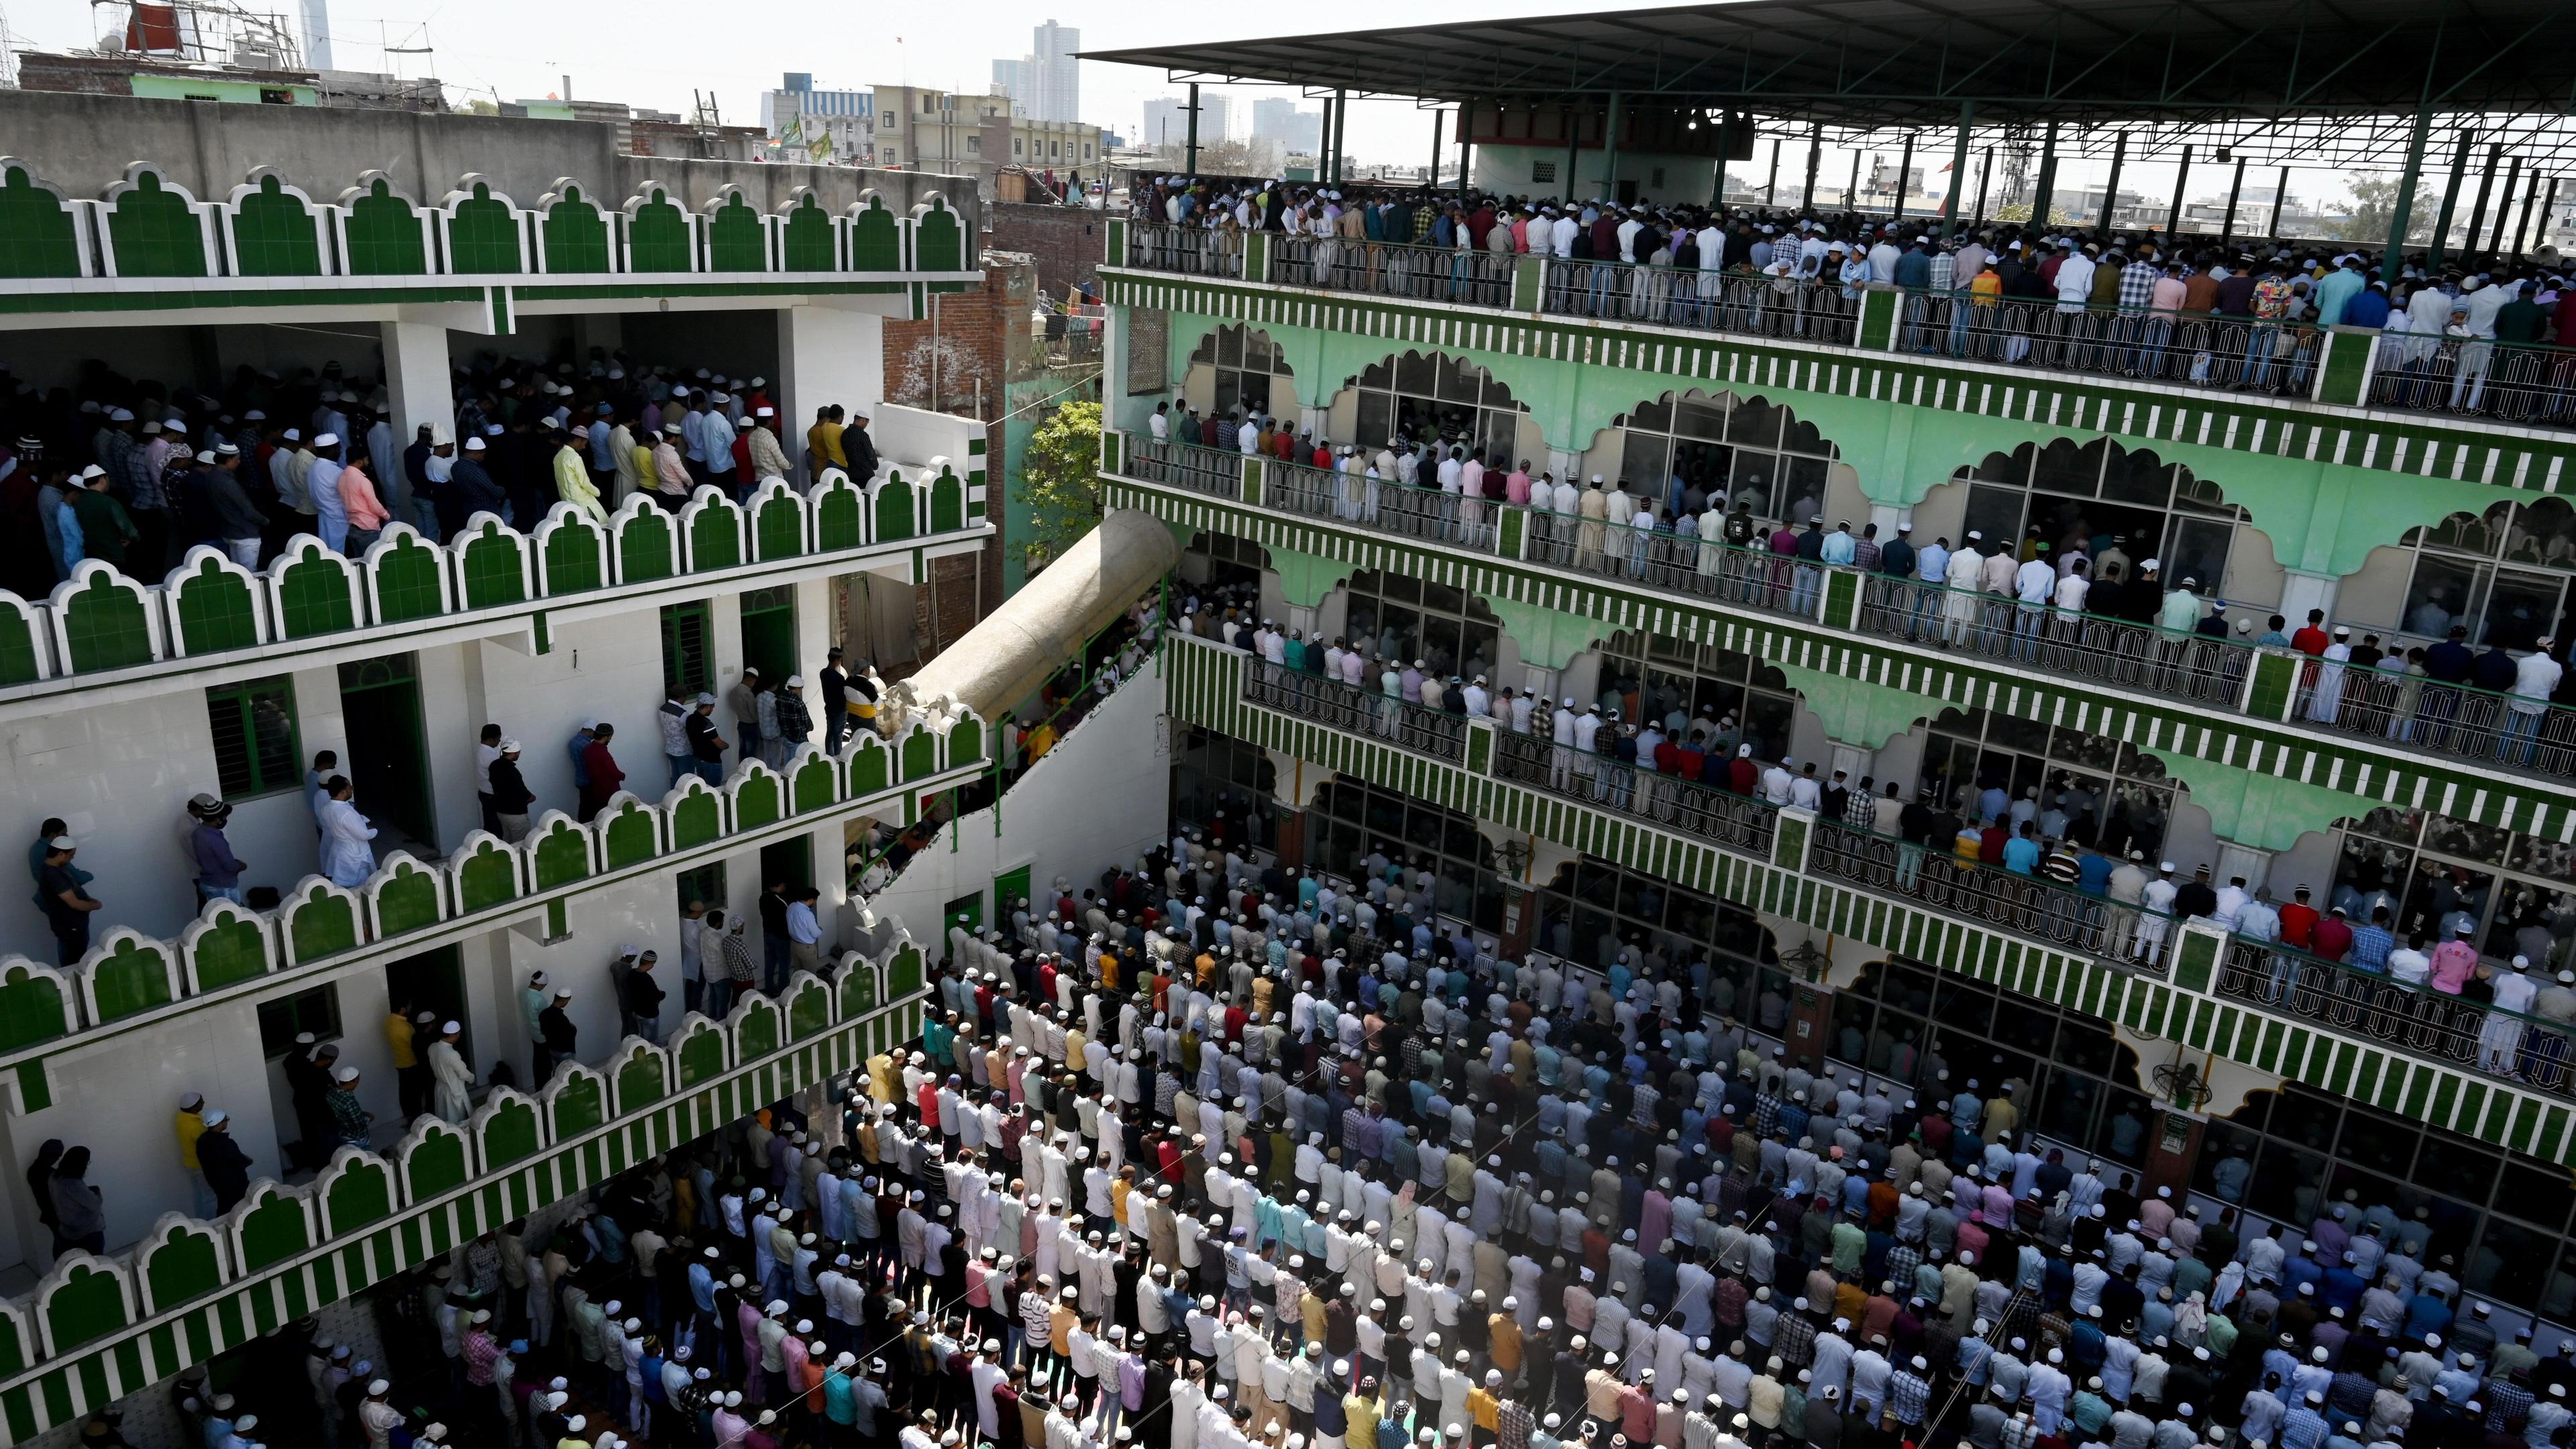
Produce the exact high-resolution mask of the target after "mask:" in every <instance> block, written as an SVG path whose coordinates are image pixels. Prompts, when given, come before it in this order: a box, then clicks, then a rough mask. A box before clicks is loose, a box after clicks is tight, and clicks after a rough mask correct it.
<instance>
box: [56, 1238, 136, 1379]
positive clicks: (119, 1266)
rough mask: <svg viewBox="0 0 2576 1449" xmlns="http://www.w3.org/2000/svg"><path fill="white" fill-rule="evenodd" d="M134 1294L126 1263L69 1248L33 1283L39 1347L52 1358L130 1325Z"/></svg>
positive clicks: (134, 1314) (132, 1279) (131, 1274)
mask: <svg viewBox="0 0 2576 1449" xmlns="http://www.w3.org/2000/svg"><path fill="white" fill-rule="evenodd" d="M135 1298H136V1293H135V1288H134V1274H133V1271H132V1270H131V1269H130V1268H128V1267H127V1265H126V1264H124V1263H122V1262H120V1261H118V1260H116V1259H114V1258H102V1257H97V1256H94V1255H92V1254H89V1253H86V1252H83V1251H81V1250H80V1249H78V1248H74V1249H72V1250H71V1251H70V1252H68V1253H65V1254H63V1255H62V1256H61V1257H58V1258H56V1259H54V1266H53V1268H52V1269H51V1270H50V1271H48V1272H47V1273H46V1274H45V1277H44V1281H43V1282H41V1283H38V1284H37V1285H36V1294H35V1300H34V1301H35V1309H36V1333H37V1339H38V1347H39V1348H40V1350H41V1351H42V1352H43V1354H44V1355H45V1357H47V1358H56V1357H59V1356H61V1355H63V1354H65V1353H68V1352H70V1351H71V1350H73V1349H76V1348H78V1347H80V1346H81V1345H82V1344H85V1343H94V1342H96V1341H98V1340H99V1339H102V1338H106V1337H108V1336H109V1335H111V1334H114V1333H116V1332H117V1331H118V1330H120V1329H123V1328H126V1327H128V1326H130V1325H131V1324H133V1323H134V1321H135V1319H136V1317H137V1313H138V1309H139V1305H138V1304H137V1303H136V1302H135Z"/></svg>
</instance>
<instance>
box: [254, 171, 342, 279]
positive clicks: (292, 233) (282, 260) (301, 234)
mask: <svg viewBox="0 0 2576 1449" xmlns="http://www.w3.org/2000/svg"><path fill="white" fill-rule="evenodd" d="M233 270H234V271H236V272H238V273H240V274H241V275H242V276H245V277H318V276H321V275H322V242H321V237H320V234H319V233H317V232H316V231H315V230H314V227H313V212H312V210H311V209H310V208H309V207H307V206H306V205H305V204H304V202H303V200H302V198H300V197H297V196H294V195H291V194H290V193H288V191H287V190H286V187H285V185H284V183H282V182H280V181H279V180H278V179H277V178H276V177H275V176H273V175H270V176H262V177H261V178H259V189H258V190H257V191H253V192H249V193H247V194H245V195H244V196H243V197H242V199H241V202H240V204H239V205H237V206H236V207H234V208H233Z"/></svg>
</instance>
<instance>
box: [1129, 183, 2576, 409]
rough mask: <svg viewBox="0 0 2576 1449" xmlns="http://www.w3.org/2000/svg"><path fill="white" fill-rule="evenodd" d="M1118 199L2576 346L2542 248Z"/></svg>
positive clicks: (2120, 304) (1207, 221) (1388, 238)
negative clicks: (2414, 248) (2378, 248)
mask: <svg viewBox="0 0 2576 1449" xmlns="http://www.w3.org/2000/svg"><path fill="white" fill-rule="evenodd" d="M1129 209H1130V214H1131V215H1133V216H1135V217H1136V218H1138V219H1141V220H1146V221H1155V222H1162V223H1167V224H1170V225H1174V226H1179V227H1184V228H1191V229H1196V230H1210V231H1216V232H1221V233H1241V232H1249V231H1265V232H1273V233H1282V234H1286V235H1291V236H1309V237H1314V238H1317V239H1318V241H1319V242H1320V243H1322V244H1323V250H1324V251H1326V252H1329V253H1330V255H1319V256H1318V257H1317V259H1316V261H1315V265H1318V266H1351V265H1368V264H1371V261H1372V259H1371V258H1370V257H1369V256H1368V255H1366V254H1365V247H1366V246H1367V244H1370V243H1376V244H1380V245H1387V244H1395V245H1413V246H1427V247H1433V248H1439V249H1444V250H1450V251H1461V252H1484V253H1489V254H1495V255H1504V256H1509V255H1521V254H1526V255H1535V256H1551V257H1561V258H1566V259H1569V260H1574V261H1603V262H1612V261H1615V262H1624V263H1632V264H1643V265H1647V266H1654V267H1668V268H1672V269H1675V270H1677V271H1688V272H1701V273H1718V274H1731V275H1739V276H1756V277H1768V278H1772V279H1775V280H1778V281H1783V282H1789V283H1793V284H1794V283H1799V282H1804V283H1807V284H1811V285H1819V286H1828V287H1836V288H1841V289H1844V290H1845V291H1846V292H1850V291H1852V289H1857V288H1858V287H1860V286H1861V285H1862V284H1864V283H1881V284H1888V285H1894V286H1899V287H1905V288H1909V289H1913V290H1917V291H1923V292H1930V293H1956V294H1960V295H1962V296H1965V297H1968V298H1969V299H1971V300H1973V301H1975V302H1978V303H1983V304H1989V305H1991V304H1994V303H1998V302H2000V301H2002V300H2003V299H2006V298H2016V299H2024V300H2027V301H2030V302H2035V303H2043V304H2050V305H2053V306H2054V307H2055V308H2058V309H2069V308H2071V309H2074V310H2078V311H2082V310H2085V309H2091V308H2099V309H2107V310H2113V311H2127V312H2134V313H2142V314H2143V313H2164V314H2171V315H2174V316H2208V315H2216V316H2220V317H2228V318H2236V319H2240V320H2245V321H2263V322H2271V323H2278V324H2282V325H2292V324H2301V325H2305V326H2308V327H2312V328H2322V327H2331V326H2336V325H2342V326H2349V327H2369V328H2377V329H2384V330H2387V331H2390V332H2392V333H2406V334H2412V335H2414V336H2415V337H2416V338H2417V339H2418V340H2417V341H2416V342H2414V343H2410V344H2408V345H2409V346H2410V347H2418V346H2420V347H2422V348H2424V349H2425V350H2426V351H2427V353H2428V354H2429V350H2430V349H2431V348H2433V347H2435V346H2437V345H2438V340H2439V339H2441V338H2444V337H2456V338H2474V339H2491V340H2493V341H2496V342H2500V343H2506V344H2514V343H2524V344H2529V343H2553V344H2555V345H2557V346H2561V347H2567V346H2576V308H2561V307H2558V306H2557V305H2556V303H2557V299H2558V296H2559V293H2560V292H2561V291H2562V290H2563V288H2564V287H2565V285H2566V280H2567V279H2566V275H2565V271H2566V268H2565V263H2564V262H2563V261H2562V259H2561V257H2560V256H2559V254H2558V252H2557V250H2556V249H2555V248H2553V247H2550V246H2548V245H2546V244H2545V243H2544V244H2543V245H2541V246H2540V247H2539V248H2537V249H2536V250H2534V251H2532V252H2530V253H2528V254H2524V253H2513V254H2510V255H2504V254H2497V253H2492V252H2480V251H2476V250H2471V251H2469V252H2467V253H2466V254H2462V255H2456V256H2454V257H2452V258H2451V259H2450V260H2449V262H2448V264H2447V265H2443V264H2438V263H2435V262H2433V261H2432V260H2431V259H2430V258H2428V257H2425V256H2422V255H2417V256H2414V257H2401V258H2400V259H2399V260H2398V262H2397V263H2396V264H2395V265H2394V266H2391V265H2389V263H2388V259H2387V258H2386V256H2385V255H2384V253H2382V252H2365V251H2362V250H2359V249H2356V248H2352V247H2349V246H2347V245H2345V244H2343V243H2317V242H2297V241H2292V240H2288V239H2257V238H2247V237H2215V238H2214V237H2208V236H2197V235H2191V234H2184V233H2161V232H2158V231H2155V230H2153V229H2130V228H2117V227H2105V226H2098V225H2097V226H2090V227H2080V228H2079V227H2073V226H2068V225H2063V224H2048V225H2037V224H2032V223H2028V222H2000V221H1995V222H1988V221H1982V220H1981V221H1978V222H1975V223H1971V224H1969V225H1965V226H1961V227H1959V228H1957V229H1956V231H1955V234H1954V235H1952V236H1950V237H1948V238H1946V239H1945V238H1943V237H1942V236H1941V232H1942V231H1943V229H1944V228H1943V227H1942V225H1941V224H1940V222H1939V220H1938V219H1937V218H1929V217H1910V218H1909V217H1897V216H1888V215H1885V214H1879V215H1869V214H1864V213H1861V212H1857V211H1848V210H1846V211H1839V212H1825V211H1819V210H1817V209H1815V208H1812V207H1811V208H1805V209H1789V210H1784V209H1781V208H1777V207H1772V206H1761V207H1754V206H1736V207H1708V206H1701V205H1693V204H1689V203H1670V202H1664V203H1658V202H1654V201H1650V200H1646V199H1643V198H1640V199H1638V200H1636V201H1633V202H1627V203H1620V202H1611V201H1606V200H1598V199H1596V200H1591V201H1581V202H1576V201H1570V200H1566V199H1562V198H1557V197H1545V198H1535V199H1534V198H1532V197H1529V196H1525V195H1506V194H1498V193H1493V192H1486V191H1481V190H1463V191H1446V192H1435V191H1433V190H1430V189H1428V188H1414V189H1410V190H1396V189H1386V188H1369V189H1366V190H1363V189H1361V188H1358V187H1350V188H1347V189H1345V188H1340V187H1334V186H1319V185H1309V184H1295V183H1290V182H1285V181H1279V180H1269V181H1262V180H1212V179H1193V178H1190V177H1185V176H1158V177H1154V178H1152V179H1151V180H1150V181H1147V180H1146V179H1145V178H1142V177H1140V178H1138V179H1137V181H1136V183H1135V184H1133V185H1132V187H1131V196H1130V203H1129ZM1351 243H1359V244H1361V248H1360V249H1359V250H1358V251H1354V249H1352V248H1351V247H1350V244H1351ZM1375 260H1378V261H1383V260H1384V258H1383V257H1382V256H1380V257H1378V258H1376V259H1375ZM1484 280H1485V281H1486V282H1488V283H1490V282H1491V281H1492V279H1484ZM1502 281H1503V282H1504V283H1506V284H1507V282H1508V278H1504V279H1502ZM1703 290H1704V289H1703ZM2462 381H2463V385H2464V386H2465V385H2468V379H2467V378H2466V377H2465V376H2464V377H2463V380H2462ZM2562 386H2563V380H2562ZM2453 401H2454V402H2455V403H2456V402H2457V399H2456V398H2454V399H2453ZM2472 405H2473V406H2474V404H2472Z"/></svg>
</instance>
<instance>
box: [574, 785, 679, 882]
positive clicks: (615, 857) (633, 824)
mask: <svg viewBox="0 0 2576 1449" xmlns="http://www.w3.org/2000/svg"><path fill="white" fill-rule="evenodd" d="M666 825H667V822H666V821H665V820H664V818H663V815H662V812H661V811H660V810H658V809H656V808H655V807H653V806H651V805H648V804H646V803H644V802H643V801H641V800H639V799H637V798H635V797H634V796H633V795H631V794H629V793H627V792H626V791H624V790H620V791H618V792H617V793H616V794H614V795H612V796H610V797H609V798H608V801H607V803H605V804H603V805H601V806H600V807H599V813H598V814H597V815H594V816H592V817H591V821H590V827H589V828H590V832H591V834H592V835H594V836H596V837H597V841H596V843H595V844H594V845H593V846H592V853H593V855H594V856H595V857H596V858H597V859H598V861H599V866H600V869H601V870H603V871H618V870H626V869H628V868H630V867H633V866H638V865H642V864H643V863H644V862H646V861H648V860H651V859H653V858H654V857H655V856H658V855H660V854H661V853H662V852H663V851H664V850H665V849H666V848H667V846H666V844H665V840H666V836H667V830H666Z"/></svg>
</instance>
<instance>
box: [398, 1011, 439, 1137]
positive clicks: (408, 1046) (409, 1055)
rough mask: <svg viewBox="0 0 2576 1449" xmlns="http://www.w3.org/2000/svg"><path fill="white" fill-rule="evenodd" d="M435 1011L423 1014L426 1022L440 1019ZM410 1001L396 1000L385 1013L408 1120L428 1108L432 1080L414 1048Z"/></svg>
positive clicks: (399, 1092) (401, 1095) (405, 1117)
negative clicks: (391, 1007)
mask: <svg viewBox="0 0 2576 1449" xmlns="http://www.w3.org/2000/svg"><path fill="white" fill-rule="evenodd" d="M437 1019H438V1018H437V1015H436V1013H434V1012H427V1011H424V1012H422V1013H421V1014H420V1020H421V1021H422V1022H423V1023H431V1022H435V1021H436V1020H437ZM412 1031H413V1025H412V1014H411V1003H410V1002H408V1001H401V1002H396V1003H395V1004H394V1007H393V1009H392V1010H391V1011H388V1012H386V1013H385V1046H386V1047H387V1048H388V1049H390V1050H391V1051H392V1053H393V1059H394V1089H395V1095H396V1096H397V1097H398V1098H399V1099H400V1101H401V1102H402V1114H403V1119H404V1120H405V1121H409V1120H410V1119H412V1118H414V1117H417V1116H419V1115H420V1114H421V1113H423V1112H426V1111H428V1110H429V1093H430V1088H431V1085H432V1084H431V1081H430V1075H429V1068H428V1067H426V1066H424V1065H422V1064H421V1060H420V1053H419V1052H417V1051H414V1050H413V1049H412Z"/></svg>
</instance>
